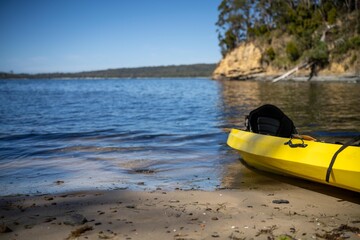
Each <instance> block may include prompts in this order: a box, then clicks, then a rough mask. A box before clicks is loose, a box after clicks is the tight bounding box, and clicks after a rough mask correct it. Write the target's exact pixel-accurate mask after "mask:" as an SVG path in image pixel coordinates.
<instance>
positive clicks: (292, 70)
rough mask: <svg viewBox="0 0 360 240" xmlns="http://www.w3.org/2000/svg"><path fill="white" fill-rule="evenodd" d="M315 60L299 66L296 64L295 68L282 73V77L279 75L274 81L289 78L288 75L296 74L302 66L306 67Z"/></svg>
mask: <svg viewBox="0 0 360 240" xmlns="http://www.w3.org/2000/svg"><path fill="white" fill-rule="evenodd" d="M313 64H314V62H306V63H303V64H300V65H298V66H296V67H295V68H293V69H291V70H290V71H288V72H286V73H285V74H283V75H281V76H280V77H277V78H275V79H273V80H272V82H278V81H280V80H282V79H285V78H287V77H288V76H290V75H292V74H294V73H295V72H297V71H298V70H300V69H302V68H306V67H308V66H311V65H313Z"/></svg>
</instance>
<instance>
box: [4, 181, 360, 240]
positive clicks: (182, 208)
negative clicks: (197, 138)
mask: <svg viewBox="0 0 360 240" xmlns="http://www.w3.org/2000/svg"><path fill="white" fill-rule="evenodd" d="M261 179H262V181H266V180H268V182H269V184H268V185H266V184H259V183H253V184H247V183H243V185H242V187H241V188H240V189H232V190H229V189H223V190H217V191H195V190H190V191H185V190H180V189H174V190H173V191H164V190H162V189H157V190H154V191H129V190H112V191H90V192H77V193H63V194H57V195H42V196H15V197H14V196H12V197H1V200H0V224H1V227H0V230H1V233H0V239H177V240H180V239H360V230H359V228H360V200H359V194H358V193H353V192H349V191H343V190H341V189H335V188H327V187H324V188H322V187H323V185H316V184H315V186H318V188H317V189H307V188H304V187H302V186H295V185H293V184H289V183H284V182H280V181H278V180H276V179H272V178H268V177H266V176H262V178H261ZM310 185H311V184H310ZM321 189H325V193H324V192H322V191H321Z"/></svg>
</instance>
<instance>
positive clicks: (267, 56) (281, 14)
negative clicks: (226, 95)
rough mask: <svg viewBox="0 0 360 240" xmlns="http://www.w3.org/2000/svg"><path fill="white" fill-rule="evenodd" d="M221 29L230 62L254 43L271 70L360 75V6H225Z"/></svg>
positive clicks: (330, 0)
mask: <svg viewBox="0 0 360 240" xmlns="http://www.w3.org/2000/svg"><path fill="white" fill-rule="evenodd" d="M217 26H218V30H217V31H218V38H219V45H220V47H221V51H222V54H223V56H224V57H225V56H227V55H228V54H230V53H231V52H232V51H233V50H234V49H236V48H237V47H239V46H240V45H243V44H246V43H249V42H251V43H252V44H255V45H256V46H257V47H258V48H259V49H261V62H262V65H263V67H264V69H267V70H268V69H271V70H272V71H279V72H281V71H282V70H287V69H289V68H291V67H294V66H297V65H299V64H302V63H310V62H311V63H313V68H314V69H313V70H314V71H317V70H321V69H324V68H328V71H329V72H330V74H331V71H335V68H341V71H343V72H344V71H350V72H353V73H355V74H359V72H360V0H341V1H340V0H325V1H319V0H297V1H296V0H274V1H266V0H257V1H254V0H223V1H222V2H221V4H220V6H219V18H218V22H217ZM240 64H241V63H240ZM341 71H340V72H341Z"/></svg>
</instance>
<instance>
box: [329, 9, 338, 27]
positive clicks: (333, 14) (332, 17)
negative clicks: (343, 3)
mask: <svg viewBox="0 0 360 240" xmlns="http://www.w3.org/2000/svg"><path fill="white" fill-rule="evenodd" d="M336 14H337V11H336V8H335V7H332V8H331V9H330V11H329V12H328V13H327V21H328V23H329V24H334V23H335V22H336Z"/></svg>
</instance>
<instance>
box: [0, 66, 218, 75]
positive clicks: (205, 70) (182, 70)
mask: <svg viewBox="0 0 360 240" xmlns="http://www.w3.org/2000/svg"><path fill="white" fill-rule="evenodd" d="M215 67H216V64H190V65H170V66H154V67H138V68H116V69H107V70H99V71H87V72H77V73H41V74H25V73H23V74H14V73H5V72H0V78H2V79H53V78H154V77H156V78H171V77H210V76H211V74H212V73H213V71H214V70H215Z"/></svg>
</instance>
